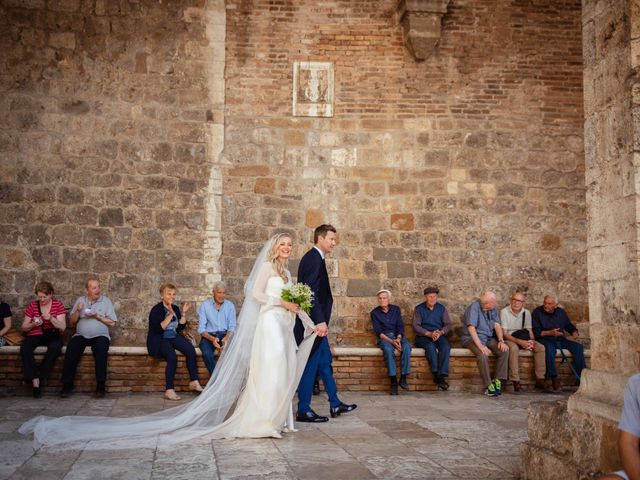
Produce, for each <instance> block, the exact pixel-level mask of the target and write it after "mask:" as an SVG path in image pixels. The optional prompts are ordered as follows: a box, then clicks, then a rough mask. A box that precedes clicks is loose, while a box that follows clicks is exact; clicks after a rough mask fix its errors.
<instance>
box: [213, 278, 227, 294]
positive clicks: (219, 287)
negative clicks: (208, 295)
mask: <svg viewBox="0 0 640 480" xmlns="http://www.w3.org/2000/svg"><path fill="white" fill-rule="evenodd" d="M216 290H224V291H225V292H226V291H227V284H226V283H224V282H223V281H222V280H221V281H219V282H216V283H214V284H213V287H211V291H212V292H215V291H216Z"/></svg>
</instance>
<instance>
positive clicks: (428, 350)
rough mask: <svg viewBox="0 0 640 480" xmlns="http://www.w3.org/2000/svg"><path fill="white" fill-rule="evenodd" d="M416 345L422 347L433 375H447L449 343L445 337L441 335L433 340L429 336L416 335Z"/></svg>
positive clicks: (449, 352) (449, 353)
mask: <svg viewBox="0 0 640 480" xmlns="http://www.w3.org/2000/svg"><path fill="white" fill-rule="evenodd" d="M416 346H418V347H419V348H424V356H425V357H427V361H428V362H429V366H430V367H431V372H432V373H433V376H434V377H436V378H438V377H448V376H449V356H450V355H451V345H449V340H447V337H445V336H441V337H439V338H438V340H436V341H435V342H434V341H433V340H431V339H430V338H429V337H424V336H422V335H420V336H416Z"/></svg>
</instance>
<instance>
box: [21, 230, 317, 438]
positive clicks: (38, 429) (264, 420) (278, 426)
mask: <svg viewBox="0 0 640 480" xmlns="http://www.w3.org/2000/svg"><path fill="white" fill-rule="evenodd" d="M274 238H275V237H273V238H272V239H270V240H269V241H268V242H267V243H266V244H265V245H264V247H263V248H262V251H261V252H260V255H258V258H257V259H256V262H255V264H254V266H253V269H252V271H251V274H250V275H249V278H248V280H247V282H246V284H245V301H244V303H243V305H242V309H241V310H240V314H239V315H238V328H237V329H236V332H235V335H234V336H233V338H232V340H231V342H229V345H228V346H227V348H226V349H225V351H224V353H223V354H222V356H221V358H220V360H219V361H218V364H217V365H216V368H215V370H214V371H213V374H212V376H211V378H210V379H209V382H208V383H207V386H206V387H205V389H204V391H203V392H202V393H201V394H200V395H199V396H198V397H196V398H195V399H194V400H193V401H191V402H189V403H188V404H185V405H181V406H177V407H174V408H170V409H167V410H162V411H160V412H156V413H153V414H150V415H144V416H140V417H129V418H114V417H96V416H67V417H60V418H55V417H46V416H39V417H35V418H32V419H31V420H28V421H27V422H25V423H24V424H23V425H22V426H21V427H20V429H19V431H20V433H22V434H25V435H26V434H30V433H33V435H34V444H35V446H36V447H39V446H40V445H60V444H63V445H67V446H68V447H69V448H82V449H85V450H106V449H125V448H156V447H157V446H163V445H171V444H176V443H182V442H186V441H189V440H193V439H196V438H202V439H213V438H233V437H241V438H257V437H276V438H279V437H280V436H281V432H282V431H283V430H286V426H285V423H286V422H287V417H289V419H290V420H289V422H291V419H292V417H293V415H292V411H291V402H292V399H293V395H294V393H295V390H296V387H297V385H298V383H299V381H300V377H301V376H302V372H303V371H304V367H305V365H306V362H307V359H308V357H309V353H310V352H311V347H312V346H313V342H314V339H315V333H314V325H313V322H312V321H311V319H310V318H309V316H308V315H306V314H305V313H304V312H301V313H299V314H298V316H299V317H300V318H301V320H302V322H303V324H304V326H305V339H304V340H303V341H302V343H301V344H300V345H299V346H298V347H296V342H295V338H294V334H293V327H294V322H295V315H294V314H293V313H291V312H289V311H288V310H286V309H285V308H283V307H281V306H280V305H279V303H280V296H281V292H282V289H283V288H284V287H285V286H289V285H290V284H291V276H290V274H289V273H288V272H287V277H288V280H287V282H285V281H283V279H282V278H281V277H279V276H278V275H277V274H276V272H275V271H274V268H273V266H272V265H271V263H269V262H267V261H266V256H267V252H268V250H269V247H270V246H271V243H272V241H273V240H274ZM288 427H289V430H291V429H292V424H291V423H289V425H288Z"/></svg>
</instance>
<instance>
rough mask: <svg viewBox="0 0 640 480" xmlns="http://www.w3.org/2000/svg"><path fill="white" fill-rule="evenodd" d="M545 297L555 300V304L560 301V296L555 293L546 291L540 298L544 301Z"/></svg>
mask: <svg viewBox="0 0 640 480" xmlns="http://www.w3.org/2000/svg"><path fill="white" fill-rule="evenodd" d="M546 298H553V299H554V300H555V302H556V305H557V304H558V303H560V298H558V295H556V294H555V293H547V294H545V296H544V297H543V298H542V300H543V301H544V300H545V299H546Z"/></svg>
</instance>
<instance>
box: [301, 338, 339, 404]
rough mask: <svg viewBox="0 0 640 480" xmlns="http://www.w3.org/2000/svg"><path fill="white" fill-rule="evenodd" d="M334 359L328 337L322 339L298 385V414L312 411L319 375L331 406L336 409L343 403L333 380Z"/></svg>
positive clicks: (310, 357) (308, 361)
mask: <svg viewBox="0 0 640 480" xmlns="http://www.w3.org/2000/svg"><path fill="white" fill-rule="evenodd" d="M332 359H333V357H332V356H331V348H329V340H328V339H327V337H321V340H320V343H319V345H318V348H316V349H315V350H314V351H313V352H312V353H311V355H309V360H307V365H306V366H305V367H304V372H303V373H302V378H301V379H300V384H299V385H298V413H300V414H303V413H307V412H308V411H309V410H311V395H312V392H313V382H314V381H315V379H316V376H317V375H320V378H321V379H322V383H323V385H324V391H325V392H326V394H327V396H328V397H329V406H331V407H334V408H335V407H337V406H339V405H340V403H342V402H341V401H340V399H339V398H338V387H337V386H336V381H335V380H334V379H333V368H332V367H331V361H332Z"/></svg>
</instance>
